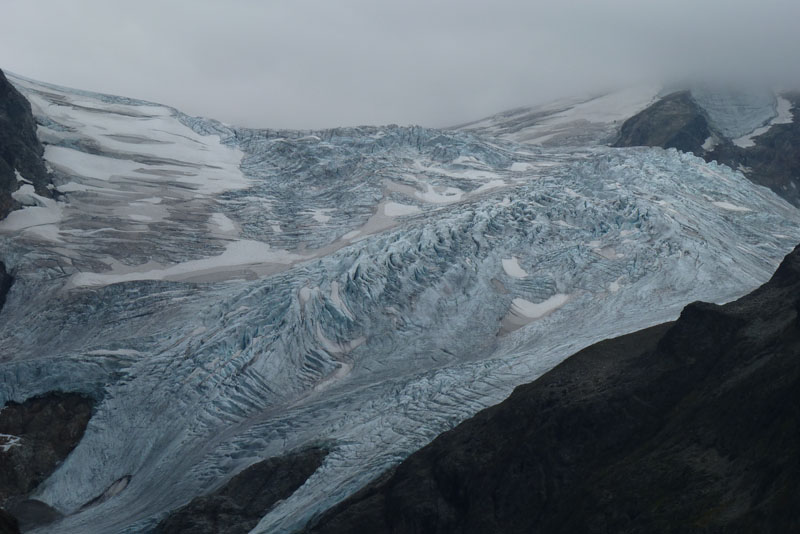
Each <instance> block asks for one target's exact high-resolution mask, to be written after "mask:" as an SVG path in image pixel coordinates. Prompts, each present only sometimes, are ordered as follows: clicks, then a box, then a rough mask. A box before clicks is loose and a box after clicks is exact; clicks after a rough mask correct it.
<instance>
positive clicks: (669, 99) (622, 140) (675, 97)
mask: <svg viewBox="0 0 800 534" xmlns="http://www.w3.org/2000/svg"><path fill="white" fill-rule="evenodd" d="M710 134H711V131H710V129H709V126H708V122H707V121H706V118H705V116H704V115H703V113H702V110H701V109H700V108H699V107H698V106H697V104H695V103H694V101H692V95H691V93H689V91H681V92H678V93H673V94H671V95H668V96H666V97H664V98H662V99H661V100H659V101H657V102H656V103H655V104H653V105H652V106H650V107H649V108H647V109H646V110H644V111H642V112H641V113H639V114H637V115H635V116H634V117H631V118H630V119H629V120H627V121H625V123H624V124H623V125H622V128H621V129H620V133H619V138H618V139H617V141H616V143H615V145H614V146H618V147H625V146H660V147H662V148H676V149H678V150H682V151H683V152H693V151H694V150H696V149H697V148H699V147H700V146H702V144H703V142H704V141H705V140H706V138H708V136H709V135H710Z"/></svg>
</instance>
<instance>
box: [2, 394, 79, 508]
mask: <svg viewBox="0 0 800 534" xmlns="http://www.w3.org/2000/svg"><path fill="white" fill-rule="evenodd" d="M93 406H94V401H93V400H92V399H90V398H88V397H84V396H82V395H79V394H76V393H59V392H53V393H49V394H47V395H44V396H41V397H35V398H32V399H28V400H27V401H25V402H23V403H16V402H9V403H7V404H6V405H5V406H4V407H3V408H2V410H0V505H3V506H6V507H7V508H9V511H11V512H16V511H17V510H16V509H17V508H19V509H20V510H21V511H23V512H25V513H24V514H23V515H25V516H26V517H27V516H31V517H32V518H33V519H34V520H35V519H36V517H38V516H42V517H44V515H46V516H47V517H48V518H55V517H57V512H55V511H53V510H50V511H48V513H47V514H43V513H42V510H43V506H44V507H46V505H44V503H40V504H37V503H36V502H34V501H29V500H26V497H27V496H28V495H29V494H30V492H31V491H33V490H34V489H35V488H36V487H37V486H38V485H39V484H40V483H41V482H42V481H44V480H45V479H46V478H47V477H48V476H50V474H51V473H52V472H53V471H54V470H55V469H56V468H57V467H58V465H59V464H60V463H61V462H62V461H64V459H65V458H66V457H67V455H69V453H70V452H71V451H72V449H74V448H75V447H76V446H77V445H78V443H79V442H80V440H81V438H82V437H83V433H84V431H85V430H86V425H87V424H88V422H89V418H90V417H91V415H92V408H93ZM31 510H38V511H37V512H36V513H34V514H29V513H28V512H29V511H31ZM54 514H56V515H54ZM14 515H16V516H17V517H20V514H18V513H14Z"/></svg>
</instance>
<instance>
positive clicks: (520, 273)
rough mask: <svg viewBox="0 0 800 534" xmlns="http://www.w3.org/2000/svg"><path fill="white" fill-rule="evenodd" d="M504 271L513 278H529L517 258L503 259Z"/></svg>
mask: <svg viewBox="0 0 800 534" xmlns="http://www.w3.org/2000/svg"><path fill="white" fill-rule="evenodd" d="M503 270H504V271H505V272H506V274H507V275H508V276H510V277H511V278H525V277H526V276H528V273H527V272H526V271H525V269H523V268H522V267H520V264H519V261H518V260H517V258H516V256H514V257H511V258H507V259H506V258H504V259H503Z"/></svg>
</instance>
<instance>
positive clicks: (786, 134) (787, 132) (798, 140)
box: [614, 91, 800, 206]
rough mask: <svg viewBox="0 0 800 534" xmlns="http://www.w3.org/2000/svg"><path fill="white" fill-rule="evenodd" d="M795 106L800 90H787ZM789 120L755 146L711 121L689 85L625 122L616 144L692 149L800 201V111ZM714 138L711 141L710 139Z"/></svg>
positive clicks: (797, 203)
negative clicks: (737, 141) (731, 136)
mask: <svg viewBox="0 0 800 534" xmlns="http://www.w3.org/2000/svg"><path fill="white" fill-rule="evenodd" d="M783 96H784V98H786V99H787V100H788V101H789V102H790V103H791V105H792V111H793V112H795V111H796V110H797V109H798V106H800V94H798V93H787V94H785V95H783ZM797 119H798V120H794V121H792V122H791V123H788V124H773V125H772V126H771V127H770V128H769V129H768V130H767V131H766V132H765V133H763V134H761V135H758V136H755V137H753V139H752V141H753V143H754V145H753V146H750V147H742V146H738V145H736V144H734V143H733V141H732V140H731V139H728V138H726V137H725V135H724V134H723V133H721V132H716V131H714V129H713V128H712V127H711V126H710V125H709V121H708V118H707V116H706V113H705V112H704V110H703V109H702V108H701V107H700V106H699V105H698V104H697V103H696V102H695V101H694V100H693V99H692V95H691V93H690V92H689V91H682V92H679V93H673V94H671V95H669V96H666V97H664V98H662V99H661V100H659V101H658V102H656V103H655V104H653V105H652V106H650V107H649V108H647V109H645V110H644V111H642V112H640V113H638V114H637V115H635V116H633V117H631V118H630V119H628V120H627V121H625V123H624V124H623V125H622V128H621V130H620V135H619V137H618V139H617V141H616V142H615V143H614V146H617V147H628V146H660V147H663V148H676V149H678V150H682V151H684V152H692V153H693V154H695V155H696V156H699V157H702V158H703V159H705V160H706V161H717V162H719V163H724V164H726V165H728V166H730V167H732V168H734V169H739V170H741V171H742V172H743V173H744V175H745V176H747V177H748V178H749V179H750V180H751V181H753V182H754V183H756V184H759V185H763V186H766V187H769V188H770V189H772V190H773V191H775V193H777V194H778V195H780V196H782V197H783V198H785V199H786V200H788V201H789V202H791V203H792V204H794V205H795V206H800V150H798V147H800V117H797ZM712 138H713V139H714V142H713V143H711V144H708V140H709V139H712Z"/></svg>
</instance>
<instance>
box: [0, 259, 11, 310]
mask: <svg viewBox="0 0 800 534" xmlns="http://www.w3.org/2000/svg"><path fill="white" fill-rule="evenodd" d="M13 283H14V277H13V276H11V275H10V274H9V273H8V272H6V266H5V264H4V263H3V262H0V310H2V309H3V305H5V303H6V295H8V292H9V290H10V289H11V285H12V284H13Z"/></svg>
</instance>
